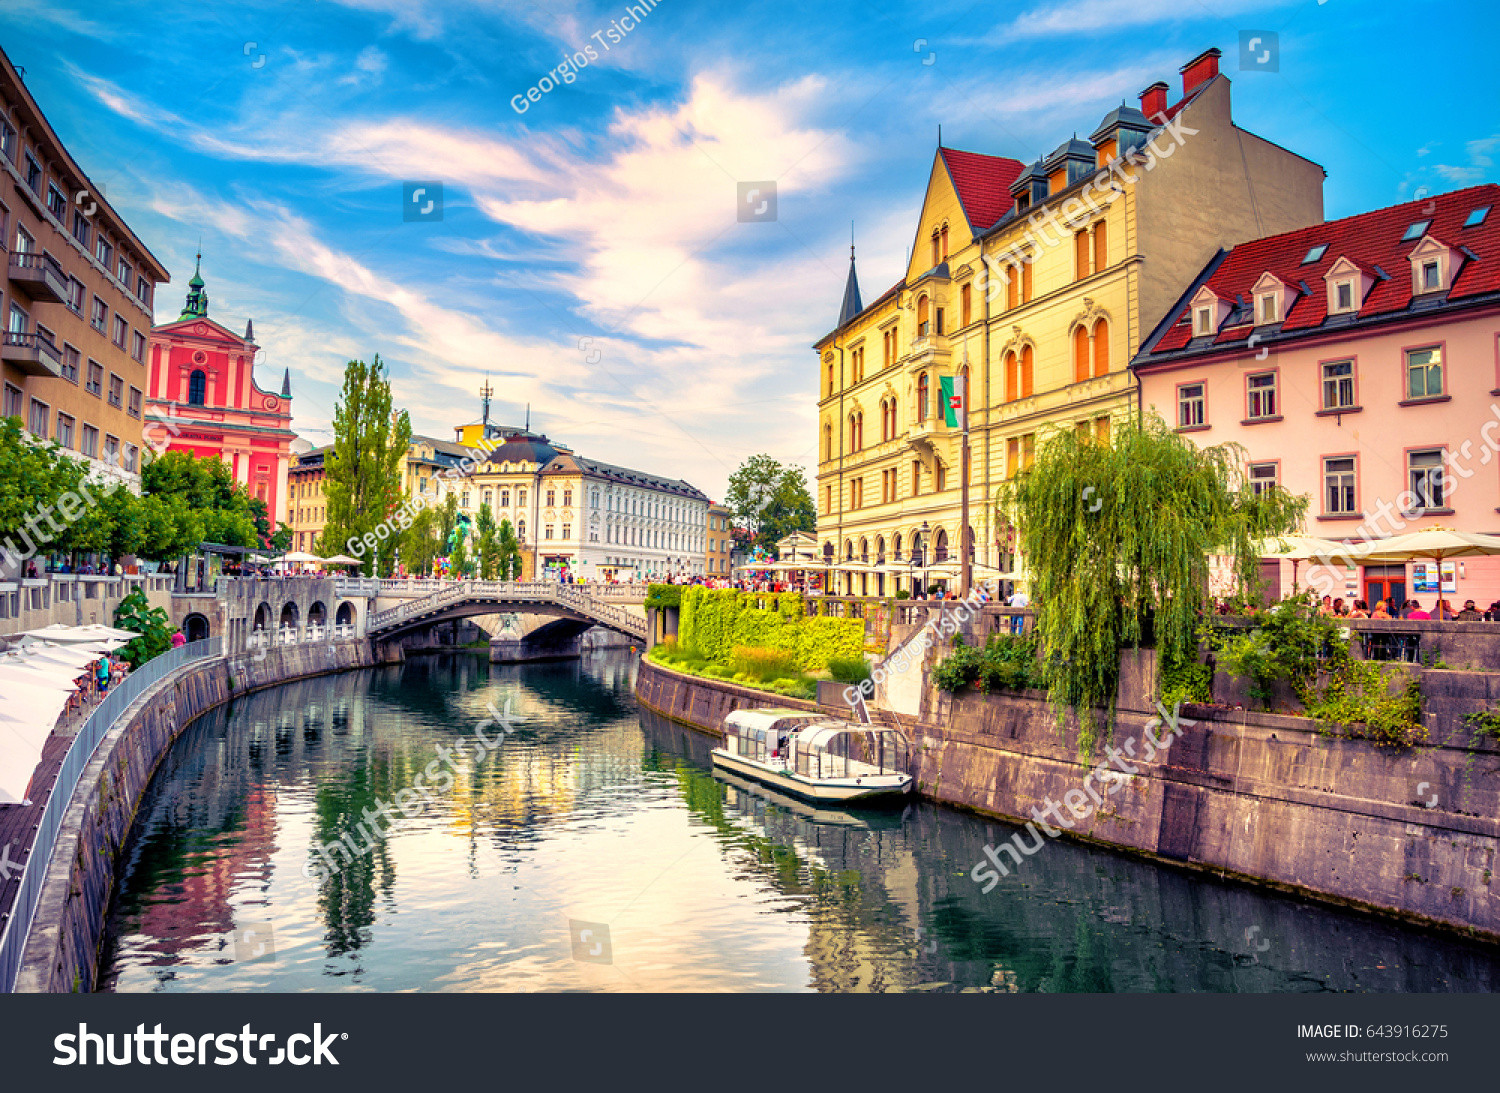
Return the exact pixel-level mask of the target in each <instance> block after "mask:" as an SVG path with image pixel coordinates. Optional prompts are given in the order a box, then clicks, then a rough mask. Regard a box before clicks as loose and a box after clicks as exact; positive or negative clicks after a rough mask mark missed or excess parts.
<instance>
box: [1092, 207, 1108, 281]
mask: <svg viewBox="0 0 1500 1093" xmlns="http://www.w3.org/2000/svg"><path fill="white" fill-rule="evenodd" d="M1107 265H1109V235H1108V225H1106V224H1105V222H1104V221H1103V220H1101V221H1099V223H1097V224H1095V225H1094V272H1095V273H1098V272H1099V271H1100V270H1101V269H1103V268H1104V267H1105V266H1107Z"/></svg>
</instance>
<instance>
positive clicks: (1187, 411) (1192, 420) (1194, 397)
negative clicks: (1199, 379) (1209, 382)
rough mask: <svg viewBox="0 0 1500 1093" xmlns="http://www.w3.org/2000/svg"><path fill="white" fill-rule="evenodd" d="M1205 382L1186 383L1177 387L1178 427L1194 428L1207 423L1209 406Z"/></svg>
mask: <svg viewBox="0 0 1500 1093" xmlns="http://www.w3.org/2000/svg"><path fill="white" fill-rule="evenodd" d="M1205 403H1206V399H1205V397H1204V393H1203V384H1201V383H1184V384H1179V385H1178V388H1177V427H1178V428H1179V429H1193V428H1197V427H1198V426H1200V425H1203V424H1205V423H1206V420H1207V413H1206V410H1207V407H1206V405H1205Z"/></svg>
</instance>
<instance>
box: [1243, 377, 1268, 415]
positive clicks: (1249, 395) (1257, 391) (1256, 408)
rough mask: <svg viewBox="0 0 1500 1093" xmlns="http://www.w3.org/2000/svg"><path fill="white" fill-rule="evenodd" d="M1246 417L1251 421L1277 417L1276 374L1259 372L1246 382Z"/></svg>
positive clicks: (1247, 378)
mask: <svg viewBox="0 0 1500 1093" xmlns="http://www.w3.org/2000/svg"><path fill="white" fill-rule="evenodd" d="M1245 400H1246V410H1247V413H1246V414H1245V416H1246V417H1247V418H1249V419H1250V420H1251V421H1255V420H1258V419H1261V418H1268V417H1275V416H1276V373H1275V372H1257V373H1256V374H1255V375H1253V376H1248V377H1246V380H1245Z"/></svg>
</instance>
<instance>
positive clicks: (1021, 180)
mask: <svg viewBox="0 0 1500 1093" xmlns="http://www.w3.org/2000/svg"><path fill="white" fill-rule="evenodd" d="M1046 180H1047V172H1046V171H1044V170H1042V161H1041V160H1039V159H1037V160H1032V162H1031V163H1029V164H1028V165H1027V166H1026V168H1025V169H1024V170H1023V171H1022V172H1021V173H1020V174H1018V175H1017V176H1016V180H1015V181H1014V182H1012V183H1011V184H1010V192H1011V193H1013V194H1016V193H1020V192H1021V191H1023V190H1025V189H1026V187H1028V186H1030V185H1031V184H1032V183H1034V182H1045V181H1046ZM1015 211H1016V207H1015V206H1014V205H1012V206H1011V207H1010V209H1009V210H1007V212H1006V215H1007V216H1008V215H1010V214H1011V213H1013V212H1015ZM1001 219H1002V220H1003V219H1004V217H1002V218H1001Z"/></svg>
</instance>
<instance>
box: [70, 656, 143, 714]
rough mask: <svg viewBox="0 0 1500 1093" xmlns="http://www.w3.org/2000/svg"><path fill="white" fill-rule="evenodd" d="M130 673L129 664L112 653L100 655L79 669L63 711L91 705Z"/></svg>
mask: <svg viewBox="0 0 1500 1093" xmlns="http://www.w3.org/2000/svg"><path fill="white" fill-rule="evenodd" d="M129 674H130V665H128V664H126V663H125V661H124V660H122V659H121V658H120V657H117V656H115V655H114V654H113V653H108V654H104V655H101V656H100V657H99V659H98V660H94V661H90V662H89V663H88V664H85V665H84V666H83V667H82V668H80V669H79V672H78V675H77V676H76V677H75V678H74V680H73V691H72V693H71V694H69V695H68V705H67V707H66V708H65V713H68V714H71V713H72V712H73V711H74V710H78V709H82V708H84V707H87V706H91V705H93V704H94V703H95V702H96V701H98V700H99V699H101V698H103V697H104V696H105V695H106V694H108V693H109V691H110V689H111V688H113V687H115V686H118V685H119V683H120V681H121V680H122V679H124V678H125V677H126V676H127V675H129Z"/></svg>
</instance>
